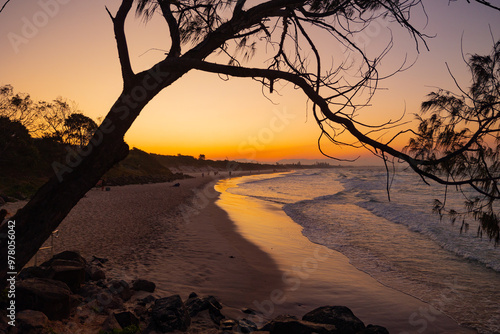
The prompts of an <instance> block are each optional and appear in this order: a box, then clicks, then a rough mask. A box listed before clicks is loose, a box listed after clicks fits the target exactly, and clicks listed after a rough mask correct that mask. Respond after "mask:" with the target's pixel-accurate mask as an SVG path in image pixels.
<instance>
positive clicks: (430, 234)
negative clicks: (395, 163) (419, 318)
mask: <svg viewBox="0 0 500 334" xmlns="http://www.w3.org/2000/svg"><path fill="white" fill-rule="evenodd" d="M386 187H387V177H386V172H385V170H384V169H382V168H353V169H343V168H342V169H329V170H305V171H298V172H295V173H289V174H281V175H279V176H278V177H273V176H269V175H268V176H265V177H264V176H263V177H259V178H256V179H254V180H252V181H251V182H249V183H245V184H242V185H240V187H238V188H233V189H230V191H231V192H235V193H238V194H242V195H247V196H253V197H256V198H259V199H261V200H265V201H272V202H276V203H281V204H283V209H284V211H285V212H286V213H287V214H288V215H289V216H290V217H291V218H292V219H293V220H294V221H295V222H297V223H298V224H300V225H301V226H303V227H304V230H303V233H304V235H305V236H307V237H308V238H309V239H310V240H311V241H312V242H315V243H319V244H322V245H325V246H327V247H330V248H332V249H335V250H338V251H340V252H342V253H344V254H345V255H346V256H347V257H348V258H349V259H350V260H351V262H352V263H353V264H354V265H355V266H357V267H358V268H359V269H361V270H364V271H366V272H367V273H369V274H370V275H372V276H373V277H375V278H376V279H377V280H379V281H380V282H382V283H384V284H386V285H389V286H392V287H394V288H396V289H399V290H401V291H404V292H406V293H408V294H411V295H413V296H415V297H417V298H419V299H422V300H424V301H427V302H429V303H431V304H432V305H434V306H438V307H439V308H440V309H442V310H443V311H444V312H446V313H447V314H449V315H450V316H452V317H454V318H455V319H457V321H459V322H460V323H463V324H473V325H471V326H473V327H475V328H477V329H478V331H479V332H481V333H492V332H500V325H499V324H500V304H499V302H498V301H499V300H500V292H499V291H498V286H500V273H499V271H500V247H498V248H496V247H494V244H493V242H490V241H488V240H487V239H482V240H481V239H480V238H478V237H477V235H476V228H477V225H476V223H475V222H473V221H468V224H469V230H468V232H467V233H460V226H461V224H462V223H461V222H460V223H458V222H457V223H455V224H451V223H450V222H449V221H448V220H446V219H444V220H440V219H439V216H438V215H436V214H434V213H432V210H431V209H432V205H433V201H434V199H435V198H437V199H442V198H443V196H444V190H443V188H440V187H438V186H429V185H426V184H425V183H423V182H422V181H421V180H420V179H419V178H418V177H417V176H415V175H414V174H413V173H409V172H404V171H403V172H399V173H397V175H396V177H395V178H394V179H392V180H391V182H390V188H391V190H390V192H389V194H390V197H391V202H389V201H388V194H387V190H386ZM447 203H449V204H450V205H451V206H457V207H458V206H461V205H463V198H462V197H460V196H454V195H451V194H450V193H448V195H447ZM451 281H452V282H453V284H452V283H450V282H451ZM451 284H452V285H451ZM450 286H452V289H451V290H450ZM448 291H452V292H453V294H452V298H451V297H450V296H447V298H446V303H444V302H443V300H439V299H436V296H441V295H443V294H444V293H445V292H448Z"/></svg>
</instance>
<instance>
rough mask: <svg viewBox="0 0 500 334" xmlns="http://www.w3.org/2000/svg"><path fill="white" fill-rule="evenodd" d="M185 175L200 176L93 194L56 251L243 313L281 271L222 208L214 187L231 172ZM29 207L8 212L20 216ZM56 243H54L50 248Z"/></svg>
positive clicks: (44, 256) (43, 256)
mask: <svg viewBox="0 0 500 334" xmlns="http://www.w3.org/2000/svg"><path fill="white" fill-rule="evenodd" d="M272 172H273V171H261V172H260V173H272ZM186 174H188V175H192V176H195V177H194V178H187V179H182V180H176V181H174V182H170V183H154V184H145V185H139V184H138V185H125V186H112V187H110V191H101V189H100V188H99V189H92V190H90V191H89V192H88V193H87V194H86V195H85V197H84V198H82V199H81V200H80V202H79V203H78V204H77V205H76V206H75V207H74V208H73V210H72V211H71V212H70V214H69V215H68V216H67V217H66V218H65V219H64V221H63V222H62V223H61V224H60V225H59V227H58V231H59V233H58V237H57V238H54V249H53V253H54V254H56V253H59V252H61V251H65V250H76V251H79V252H80V253H81V255H82V256H83V257H84V258H90V257H92V256H96V257H100V258H107V259H108V260H109V262H108V265H107V267H108V269H107V272H108V276H110V277H111V278H116V279H124V280H127V281H131V280H134V279H139V278H140V279H148V280H151V281H153V282H156V284H157V293H158V294H160V295H167V294H180V295H181V296H182V297H183V298H187V296H188V295H189V294H190V293H191V292H193V291H195V292H197V293H200V294H206V295H216V296H217V297H218V298H220V299H221V302H222V303H223V304H225V305H227V306H228V308H227V309H232V308H234V311H235V313H238V312H239V313H241V312H240V311H239V309H241V308H244V307H251V304H252V302H253V301H254V300H260V299H262V298H264V297H266V296H267V295H268V294H269V291H268V288H269V287H272V289H274V288H276V287H279V286H281V284H282V283H281V273H280V272H279V270H278V269H277V266H276V264H275V263H274V261H273V260H272V259H271V258H270V257H269V255H268V254H267V253H266V252H264V251H262V250H261V249H260V248H258V247H257V246H255V245H254V244H252V243H250V242H248V241H247V240H246V239H245V238H243V237H242V236H241V235H240V234H239V233H237V232H236V230H235V229H234V228H233V227H232V222H231V221H230V220H229V217H228V215H227V213H226V212H225V211H223V210H222V209H221V208H219V207H218V206H217V205H216V204H215V201H216V200H217V199H218V196H219V193H218V192H216V191H215V190H214V184H215V183H216V182H218V181H219V180H220V179H222V178H227V177H229V175H228V173H227V172H221V173H219V175H217V176H214V175H210V176H208V175H206V174H205V176H204V177H202V176H201V175H202V173H201V172H199V173H186ZM249 174H253V175H255V172H247V171H233V172H232V177H239V176H243V175H249ZM176 183H179V186H178V187H175V186H174V184H176ZM23 205H24V203H23V202H15V203H9V204H8V205H7V206H6V208H7V209H8V211H10V212H11V213H14V212H15V211H16V210H17V209H19V208H20V207H22V206H23ZM50 245H51V240H50V238H49V239H48V240H47V241H46V242H45V243H44V245H43V247H49V246H50ZM51 256H52V252H51V251H50V249H47V250H43V251H39V254H38V261H37V262H38V264H41V263H42V262H44V261H46V260H48V259H49V258H51ZM28 265H34V259H32V260H31V261H30V262H29V264H28ZM250 291H251V293H249V292H250ZM237 315H238V314H235V315H234V316H237Z"/></svg>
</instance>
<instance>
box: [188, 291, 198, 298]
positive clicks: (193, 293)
mask: <svg viewBox="0 0 500 334" xmlns="http://www.w3.org/2000/svg"><path fill="white" fill-rule="evenodd" d="M196 297H198V294H197V293H196V292H191V293H190V294H189V297H188V299H191V298H196Z"/></svg>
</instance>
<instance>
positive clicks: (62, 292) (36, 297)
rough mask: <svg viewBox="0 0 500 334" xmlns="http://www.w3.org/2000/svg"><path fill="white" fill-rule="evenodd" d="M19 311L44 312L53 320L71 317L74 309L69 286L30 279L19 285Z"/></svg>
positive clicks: (17, 288)
mask: <svg viewBox="0 0 500 334" xmlns="http://www.w3.org/2000/svg"><path fill="white" fill-rule="evenodd" d="M16 290H17V291H16V300H17V309H18V310H35V311H40V312H43V313H44V314H45V315H46V316H47V317H48V318H49V319H51V320H59V319H64V318H67V317H69V315H70V312H71V309H72V306H73V305H72V301H73V300H74V299H73V298H72V297H71V290H70V289H69V287H68V285H67V284H65V283H63V282H60V281H56V280H53V279H48V278H28V279H26V280H23V281H20V282H18V283H17V287H16Z"/></svg>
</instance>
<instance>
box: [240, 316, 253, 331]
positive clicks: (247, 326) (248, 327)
mask: <svg viewBox="0 0 500 334" xmlns="http://www.w3.org/2000/svg"><path fill="white" fill-rule="evenodd" d="M256 330H257V325H256V324H255V323H254V322H253V321H250V320H248V319H244V318H243V319H241V320H239V321H238V329H237V331H238V333H252V332H255V331H256Z"/></svg>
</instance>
